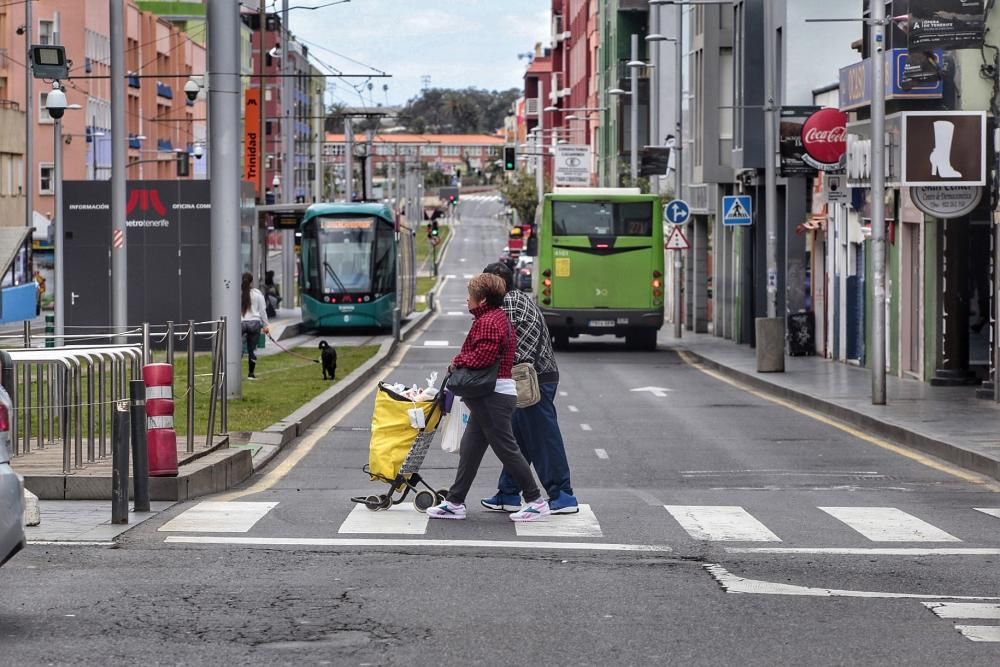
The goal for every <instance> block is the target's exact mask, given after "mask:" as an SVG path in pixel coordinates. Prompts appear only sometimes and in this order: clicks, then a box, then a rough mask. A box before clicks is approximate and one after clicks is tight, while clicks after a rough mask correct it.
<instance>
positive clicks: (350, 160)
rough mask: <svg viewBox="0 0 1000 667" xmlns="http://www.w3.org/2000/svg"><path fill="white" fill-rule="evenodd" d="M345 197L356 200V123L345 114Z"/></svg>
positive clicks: (348, 199)
mask: <svg viewBox="0 0 1000 667" xmlns="http://www.w3.org/2000/svg"><path fill="white" fill-rule="evenodd" d="M344 199H345V200H347V201H354V123H353V121H352V120H351V117H350V116H344Z"/></svg>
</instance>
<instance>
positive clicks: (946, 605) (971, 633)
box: [923, 602, 1000, 642]
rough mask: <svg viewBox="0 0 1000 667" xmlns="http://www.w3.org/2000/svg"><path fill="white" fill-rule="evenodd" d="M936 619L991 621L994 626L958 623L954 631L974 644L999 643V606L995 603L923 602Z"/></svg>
mask: <svg viewBox="0 0 1000 667" xmlns="http://www.w3.org/2000/svg"><path fill="white" fill-rule="evenodd" d="M923 605H924V606H925V607H927V608H928V609H930V610H931V611H932V612H933V613H934V615H935V616H937V617H938V618H944V619H948V620H963V621H969V620H974V621H984V620H985V621H993V622H994V625H980V624H975V625H970V624H966V623H958V624H956V625H955V629H956V630H958V631H959V632H960V633H961V634H962V636H963V637H965V638H966V639H970V640H972V641H974V642H1000V625H996V624H995V623H996V622H997V621H1000V604H997V603H995V602H924V603H923Z"/></svg>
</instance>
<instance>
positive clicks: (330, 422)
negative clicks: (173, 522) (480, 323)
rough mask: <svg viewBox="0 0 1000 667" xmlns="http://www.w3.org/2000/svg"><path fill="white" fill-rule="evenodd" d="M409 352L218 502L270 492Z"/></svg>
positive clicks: (401, 351) (400, 351) (402, 352)
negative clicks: (254, 478)
mask: <svg viewBox="0 0 1000 667" xmlns="http://www.w3.org/2000/svg"><path fill="white" fill-rule="evenodd" d="M435 319H437V315H432V316H430V317H428V318H427V322H426V323H425V324H424V325H423V327H424V328H426V327H427V326H429V325H430V323H431V322H433V321H434V320H435ZM409 350H410V346H409V345H406V344H404V345H400V346H399V347H398V348H396V353H395V354H394V355H393V356H392V358H390V359H389V361H388V362H387V363H386V365H385V366H384V367H383V368H382V370H381V371H379V372H378V373H376V374H374V375H373V376H372V379H371V380H370V381H369V382H368V384H366V385H364V386H362V387H361V388H360V389H358V390H357V391H356V392H355V393H354V395H353V396H352V397H351V398H348V399H347V400H346V401H344V402H343V403H341V404H340V406H339V407H338V408H336V409H335V410H334V411H333V412H331V413H330V414H329V416H327V417H326V419H323V420H322V421H320V422H319V423H317V424H316V425H315V426H313V427H312V428H311V429H310V430H309V432H308V433H307V434H306V435H305V436H304V437H303V438H302V440H301V441H299V442H298V444H293V445H292V449H291V452H290V453H289V454H288V456H287V457H286V458H285V460H284V461H282V462H281V463H279V464H278V465H277V466H275V467H274V468H273V469H271V470H270V471H269V472H267V473H265V474H264V475H263V476H262V477H261V478H260V479H259V480H258V481H257V482H255V483H254V484H251V485H250V486H248V487H247V488H245V489H241V490H239V491H232V492H229V493H223V494H220V495H218V496H216V499H217V500H237V499H239V498H245V497H246V496H252V495H254V494H257V493H262V492H264V491H267V490H268V489H270V488H271V487H273V486H274V485H275V484H277V483H278V482H280V481H281V480H282V479H283V478H284V477H285V475H287V474H288V473H289V472H290V471H291V470H292V469H293V468H294V467H295V466H297V465H298V464H299V462H300V461H302V459H304V458H305V457H306V456H308V455H309V452H311V451H312V450H313V448H314V447H315V446H316V443H318V442H319V441H320V440H322V439H323V438H324V437H325V436H326V435H327V434H328V433H329V432H330V431H331V430H332V429H333V427H334V426H336V425H337V424H339V423H340V421H341V420H342V419H344V418H345V417H347V416H348V415H349V414H351V412H353V411H354V409H355V408H357V407H358V406H359V405H361V402H362V401H364V400H365V399H367V398H369V397H371V395H372V393H373V392H374V391H375V389H376V388H377V387H378V383H379V382H380V381H381V379H382V378H384V377H389V376H390V375H391V374H392V371H393V370H395V369H396V368H398V367H399V364H400V363H401V362H402V360H403V358H404V357H405V356H406V353H407V352H409ZM167 539H169V538H167Z"/></svg>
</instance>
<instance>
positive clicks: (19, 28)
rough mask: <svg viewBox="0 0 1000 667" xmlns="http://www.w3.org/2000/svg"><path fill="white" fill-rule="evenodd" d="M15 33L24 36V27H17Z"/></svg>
mask: <svg viewBox="0 0 1000 667" xmlns="http://www.w3.org/2000/svg"><path fill="white" fill-rule="evenodd" d="M15 32H17V34H19V35H23V34H24V26H23V25H19V26H17V30H16V31H15Z"/></svg>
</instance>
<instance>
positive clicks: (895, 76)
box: [840, 49, 944, 111]
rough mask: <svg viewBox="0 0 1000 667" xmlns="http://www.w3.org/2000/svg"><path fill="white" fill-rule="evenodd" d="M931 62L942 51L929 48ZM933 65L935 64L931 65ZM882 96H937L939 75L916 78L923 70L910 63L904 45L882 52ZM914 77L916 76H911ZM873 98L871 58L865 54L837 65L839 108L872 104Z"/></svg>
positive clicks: (940, 89)
mask: <svg viewBox="0 0 1000 667" xmlns="http://www.w3.org/2000/svg"><path fill="white" fill-rule="evenodd" d="M931 56H932V58H931V59H932V62H936V63H940V62H942V61H943V59H944V51H942V50H941V49H936V50H934V51H932V52H931ZM930 66H931V67H933V66H934V65H930ZM885 70H886V71H885V97H886V99H887V100H904V99H914V100H927V99H938V98H940V97H941V96H942V95H943V94H944V83H942V81H941V77H940V76H938V77H937V78H936V80H932V81H927V80H919V79H921V78H922V77H923V76H924V75H926V72H925V71H924V70H923V69H921V68H918V67H910V56H909V53H908V52H907V50H906V49H893V50H892V51H889V52H887V53H886V54H885ZM911 78H915V79H917V80H912V81H911V80H910V79H911ZM871 101H872V61H871V58H865V59H864V60H862V61H861V62H859V63H854V64H853V65H848V66H847V67H842V68H841V69H840V110H841V111H848V110H850V109H857V108H859V107H865V106H868V105H870V104H871Z"/></svg>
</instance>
